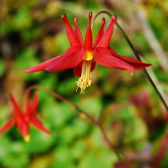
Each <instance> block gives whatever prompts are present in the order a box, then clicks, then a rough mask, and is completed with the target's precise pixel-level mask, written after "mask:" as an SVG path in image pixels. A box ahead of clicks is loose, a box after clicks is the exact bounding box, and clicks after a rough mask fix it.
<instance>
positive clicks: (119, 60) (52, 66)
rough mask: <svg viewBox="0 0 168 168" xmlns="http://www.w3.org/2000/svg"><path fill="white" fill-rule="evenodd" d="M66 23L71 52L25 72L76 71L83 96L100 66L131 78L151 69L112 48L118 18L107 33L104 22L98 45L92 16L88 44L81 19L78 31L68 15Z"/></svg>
mask: <svg viewBox="0 0 168 168" xmlns="http://www.w3.org/2000/svg"><path fill="white" fill-rule="evenodd" d="M62 19H63V21H64V23H65V27H66V32H67V36H68V39H69V42H70V48H68V49H67V50H66V51H65V53H64V54H63V55H60V56H57V57H55V58H52V59H49V60H47V61H45V62H43V63H41V64H39V65H37V66H34V67H31V68H29V69H27V70H25V72H27V73H31V72H37V71H42V70H46V71H51V72H53V71H61V70H64V69H70V68H73V72H74V76H79V77H80V78H79V81H78V82H76V83H77V87H79V88H80V89H81V93H84V91H85V89H86V87H88V86H90V85H91V75H90V73H91V72H92V71H93V70H94V68H95V65H96V62H97V63H98V64H101V65H103V66H106V67H109V68H117V69H121V70H128V71H129V72H130V73H131V75H132V74H133V73H134V71H135V70H136V69H142V68H145V67H148V66H150V65H151V64H147V63H143V62H140V61H137V60H134V59H132V58H128V57H124V56H120V55H118V54H117V53H116V52H115V51H114V50H113V49H112V48H110V47H109V43H110V40H111V37H112V34H113V29H114V24H115V22H116V20H117V17H116V16H115V15H113V16H112V17H111V22H110V25H109V26H108V28H107V30H106V31H105V32H104V25H105V19H104V18H103V19H102V25H101V27H100V30H99V32H98V34H97V36H96V39H95V41H94V44H93V39H92V30H91V19H92V12H90V13H89V25H88V28H87V31H86V36H85V42H84V41H83V39H82V35H81V33H80V30H79V28H78V25H77V17H75V18H74V25H75V29H73V28H72V27H71V25H70V24H69V22H68V19H67V17H66V14H63V15H62Z"/></svg>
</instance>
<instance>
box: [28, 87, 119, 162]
mask: <svg viewBox="0 0 168 168" xmlns="http://www.w3.org/2000/svg"><path fill="white" fill-rule="evenodd" d="M36 88H41V89H43V90H45V91H46V92H48V93H50V94H51V95H53V96H54V97H55V98H57V99H59V100H61V101H63V102H65V103H67V104H68V105H70V106H71V107H72V108H73V109H74V110H75V111H77V112H78V113H80V114H84V115H85V116H86V117H87V118H88V119H89V120H90V121H91V123H92V124H94V125H96V126H97V127H98V128H99V130H100V131H101V132H102V135H103V138H104V140H105V142H106V144H107V145H108V146H109V148H110V149H112V150H113V151H114V152H115V154H116V156H117V158H118V160H119V161H120V162H121V158H120V155H119V154H118V152H117V151H116V149H115V147H114V146H113V144H112V143H111V141H110V140H109V138H108V136H107V134H106V131H105V129H104V128H103V127H102V125H101V123H100V122H99V121H98V120H97V119H96V118H94V117H93V116H91V115H89V114H88V113H87V112H85V111H83V110H82V109H80V107H78V106H77V105H76V104H74V103H72V102H71V101H69V100H68V99H66V98H65V97H63V96H61V95H60V94H58V93H56V92H54V91H53V90H51V89H48V88H46V87H44V86H41V85H33V86H31V87H29V88H28V89H27V92H31V90H33V89H36Z"/></svg>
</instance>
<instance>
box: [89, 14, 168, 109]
mask: <svg viewBox="0 0 168 168" xmlns="http://www.w3.org/2000/svg"><path fill="white" fill-rule="evenodd" d="M103 13H104V14H107V15H108V16H109V17H110V18H111V16H112V14H111V13H109V12H108V11H100V12H98V13H97V14H96V15H95V16H94V18H93V20H92V23H91V25H93V23H94V21H95V20H96V18H97V17H98V16H99V15H100V14H103ZM116 26H117V28H118V30H119V31H120V32H121V33H122V35H123V36H124V38H125V40H126V41H127V43H128V45H129V46H130V48H131V49H132V51H133V52H134V54H135V57H136V59H137V60H138V61H141V58H140V56H139V54H138V52H137V51H136V49H135V47H134V46H133V44H132V43H131V41H130V39H129V38H128V36H127V35H126V33H125V32H124V30H123V29H122V28H121V26H120V25H119V24H118V22H116ZM143 72H144V74H145V76H146V77H147V79H148V80H149V82H150V83H151V85H152V86H153V88H154V90H155V91H156V93H157V95H158V96H159V98H160V100H161V102H162V103H163V105H164V107H165V108H166V110H167V112H168V105H167V103H166V101H165V99H164V98H163V95H162V94H161V93H160V91H159V89H158V88H157V86H156V85H155V83H154V81H153V80H152V78H151V77H150V75H149V73H148V71H147V70H146V68H144V69H143Z"/></svg>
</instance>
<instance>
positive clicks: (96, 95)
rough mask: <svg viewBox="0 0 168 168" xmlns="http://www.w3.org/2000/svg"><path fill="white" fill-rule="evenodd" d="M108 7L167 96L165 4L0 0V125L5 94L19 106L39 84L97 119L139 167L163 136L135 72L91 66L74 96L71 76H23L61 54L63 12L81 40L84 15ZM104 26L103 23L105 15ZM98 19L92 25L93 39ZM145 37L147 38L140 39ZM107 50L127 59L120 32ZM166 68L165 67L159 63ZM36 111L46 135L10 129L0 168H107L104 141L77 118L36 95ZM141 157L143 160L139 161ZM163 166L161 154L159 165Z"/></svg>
mask: <svg viewBox="0 0 168 168" xmlns="http://www.w3.org/2000/svg"><path fill="white" fill-rule="evenodd" d="M100 10H108V11H109V12H110V13H114V14H116V15H117V17H118V22H119V23H120V25H121V26H122V28H123V29H124V30H125V31H126V33H127V35H128V36H129V37H130V39H131V41H132V42H133V44H134V46H135V47H136V49H137V51H138V52H139V53H140V54H141V55H142V57H143V58H144V60H145V62H149V63H152V67H151V69H152V70H153V75H154V77H155V78H157V79H158V80H159V83H160V86H161V87H162V89H163V91H164V92H165V93H168V87H167V86H168V85H167V82H168V77H167V75H168V64H166V63H167V62H166V61H167V59H168V58H167V53H168V47H167V39H168V31H167V27H168V1H167V0H162V1H159V0H158V1H157V0H139V1H136V0H135V1H134V0H124V1H122V0H92V1H90V0H73V1H66V0H62V1H61V0H55V1H54V0H28V1H27V0H1V1H0V126H2V125H3V124H4V123H5V122H6V121H7V120H8V118H9V117H10V116H11V113H12V106H11V103H10V101H9V93H13V94H14V96H15V98H16V100H17V101H18V102H19V104H20V106H21V107H23V105H24V101H25V97H24V92H25V90H26V89H27V88H28V87H29V86H31V85H33V84H40V85H44V86H46V87H48V88H50V89H53V90H54V91H56V92H58V93H59V94H61V95H63V96H65V97H66V98H67V99H69V100H71V101H73V102H74V103H76V104H78V105H79V106H80V107H81V108H82V109H83V110H85V111H88V112H89V113H90V114H91V115H94V116H96V117H97V118H99V120H100V122H101V123H102V125H103V127H104V128H105V129H106V131H107V133H108V136H109V138H110V140H111V141H112V143H113V144H114V145H115V146H116V148H117V150H118V151H119V152H121V153H122V154H123V155H124V158H125V159H126V160H127V161H128V162H129V164H130V165H131V167H140V166H143V165H147V164H148V163H149V162H150V158H151V157H152V156H154V155H155V154H156V153H157V151H158V148H159V146H160V144H161V139H162V137H163V136H164V135H165V132H166V130H167V126H166V124H165V122H164V119H163V115H162V113H163V112H164V111H165V109H164V108H163V107H162V105H161V102H160V100H159V99H158V97H157V95H156V93H155V91H154V90H153V88H152V86H151V85H150V83H149V82H148V81H147V79H146V77H145V75H144V74H143V72H142V71H141V70H138V71H136V72H135V74H134V75H133V76H130V74H129V72H127V71H120V70H116V69H109V68H106V67H103V66H99V65H97V66H96V69H95V70H94V71H93V72H92V85H91V87H89V88H87V89H86V91H85V94H84V95H81V94H80V93H79V91H78V92H77V93H76V83H75V82H76V81H77V80H78V78H76V77H74V76H73V71H72V70H71V69H70V70H65V71H61V72H57V73H50V72H38V73H33V74H24V73H23V71H24V70H25V69H27V68H29V67H31V66H34V65H37V64H39V63H40V62H42V61H45V60H47V59H49V58H52V57H55V56H57V55H60V54H62V53H64V51H65V50H66V49H67V48H68V47H69V42H68V39H67V36H66V32H65V26H64V23H63V21H62V19H61V15H62V13H66V14H67V16H68V19H69V21H70V23H71V25H72V23H73V18H74V16H77V17H78V25H79V28H80V30H81V32H82V35H83V37H84V36H85V32H86V28H87V25H88V13H89V11H92V12H93V15H95V14H96V13H97V12H99V11H100ZM102 16H104V17H105V18H106V23H107V25H108V23H109V21H110V19H109V18H108V17H107V16H106V15H102ZM100 24H101V17H100V16H99V17H98V19H97V20H96V22H95V24H94V26H93V35H94V37H95V36H96V34H97V32H98V30H99V27H100ZM150 34H152V35H153V36H150V37H148V35H150ZM110 46H111V47H112V48H113V49H114V50H116V51H117V53H119V54H121V55H125V56H128V57H134V55H133V53H132V51H131V49H130V48H129V46H128V44H127V43H126V41H125V40H124V38H123V36H122V35H121V34H120V32H119V31H118V30H117V29H115V30H114V34H113V37H112V40H111V44H110ZM166 65H167V66H166ZM37 91H38V92H39V95H40V104H39V108H38V114H39V118H40V120H41V121H42V122H43V123H44V125H45V127H46V128H48V130H50V131H51V133H52V135H51V136H47V135H45V134H44V133H41V132H39V131H38V130H36V129H35V128H34V127H31V130H30V134H31V141H30V142H29V143H26V142H24V141H23V139H22V137H21V135H20V133H19V132H18V130H17V129H16V128H15V127H13V128H12V129H10V130H9V131H7V132H5V133H4V134H3V135H2V136H1V138H0V168H62V167H65V168H75V167H77V168H113V167H114V164H115V163H116V161H117V157H116V155H115V153H114V152H113V151H112V150H110V149H109V148H108V146H107V145H106V144H105V142H104V140H103V137H102V134H101V132H100V131H99V129H98V128H96V127H95V126H93V125H91V124H89V123H87V122H83V121H82V120H80V119H79V116H78V113H77V112H75V111H73V110H72V109H71V108H70V107H69V106H68V105H66V104H65V103H63V102H60V101H58V100H56V99H55V98H53V97H52V96H51V95H49V94H48V93H46V92H45V91H42V90H37ZM144 156H145V158H144ZM167 166H168V153H167V155H166V156H165V158H164V160H163V161H162V166H161V167H163V168H167Z"/></svg>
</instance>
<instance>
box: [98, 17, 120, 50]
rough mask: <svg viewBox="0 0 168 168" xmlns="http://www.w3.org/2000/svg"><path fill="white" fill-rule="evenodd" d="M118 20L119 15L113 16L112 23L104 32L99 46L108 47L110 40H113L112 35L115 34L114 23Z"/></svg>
mask: <svg viewBox="0 0 168 168" xmlns="http://www.w3.org/2000/svg"><path fill="white" fill-rule="evenodd" d="M116 21H117V17H116V16H115V15H113V16H112V17H111V22H110V25H109V26H108V28H107V30H106V31H105V33H104V34H103V37H102V38H101V40H100V42H99V43H98V45H97V47H105V48H107V47H108V45H109V43H110V40H111V36H112V34H113V29H114V24H115V22H116Z"/></svg>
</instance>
